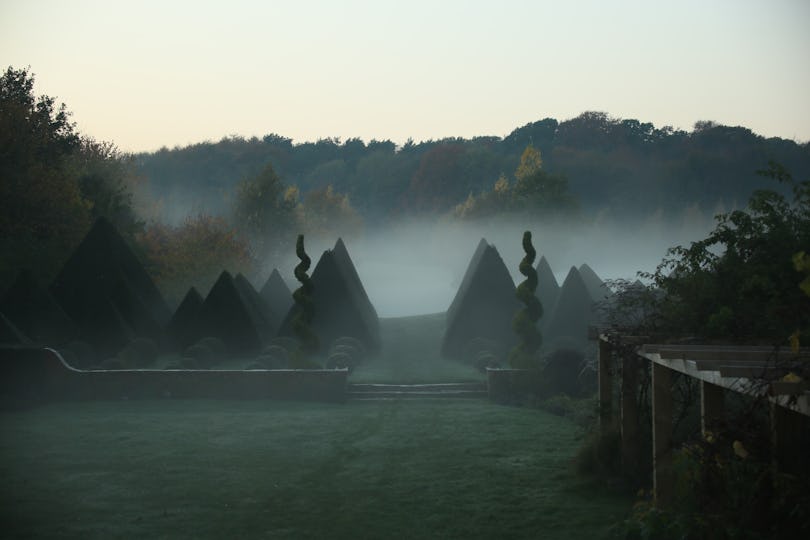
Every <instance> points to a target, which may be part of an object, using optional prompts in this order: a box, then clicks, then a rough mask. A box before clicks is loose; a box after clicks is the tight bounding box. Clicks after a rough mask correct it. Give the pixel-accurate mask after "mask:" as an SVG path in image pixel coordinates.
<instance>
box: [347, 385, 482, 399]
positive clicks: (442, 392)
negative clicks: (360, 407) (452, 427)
mask: <svg viewBox="0 0 810 540" xmlns="http://www.w3.org/2000/svg"><path fill="white" fill-rule="evenodd" d="M346 396H347V397H348V399H351V400H381V399H435V398H443V399H446V398H456V399H458V398H466V399H470V398H472V399H486V398H487V396H488V392H487V385H486V383H438V384H350V385H349V386H348V388H347V392H346Z"/></svg>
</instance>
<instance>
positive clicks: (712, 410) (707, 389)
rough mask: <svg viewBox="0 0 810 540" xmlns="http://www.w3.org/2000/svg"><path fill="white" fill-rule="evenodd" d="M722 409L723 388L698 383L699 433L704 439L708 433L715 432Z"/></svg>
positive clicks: (704, 382) (721, 417)
mask: <svg viewBox="0 0 810 540" xmlns="http://www.w3.org/2000/svg"><path fill="white" fill-rule="evenodd" d="M724 409H725V406H724V402H723V387H722V386H717V385H716V384H712V383H710V382H706V381H700V431H701V433H702V434H703V437H704V438H705V437H706V436H707V435H708V434H709V432H714V431H716V430H717V427H716V426H717V424H718V423H719V422H720V421H722V419H723V412H724Z"/></svg>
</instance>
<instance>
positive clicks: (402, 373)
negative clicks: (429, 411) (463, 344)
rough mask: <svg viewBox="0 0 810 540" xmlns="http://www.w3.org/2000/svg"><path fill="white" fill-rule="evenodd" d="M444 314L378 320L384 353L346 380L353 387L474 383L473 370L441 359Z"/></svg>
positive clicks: (479, 377)
mask: <svg viewBox="0 0 810 540" xmlns="http://www.w3.org/2000/svg"><path fill="white" fill-rule="evenodd" d="M444 329H445V314H444V313H435V314H431V315H415V316H412V317H396V318H388V319H380V339H381V341H382V343H383V350H382V351H381V353H380V354H379V355H377V356H373V357H372V358H370V359H369V362H367V363H366V364H364V365H362V366H360V367H359V368H358V369H357V370H356V371H355V372H354V373H352V374H351V376H350V377H349V382H355V383H369V382H375V383H398V384H411V383H444V382H477V381H484V380H485V379H486V377H485V376H484V375H483V374H482V373H480V372H479V371H478V370H476V369H475V368H473V367H471V366H469V365H464V364H462V363H460V362H453V361H451V360H446V359H444V358H442V357H441V354H440V352H439V351H441V346H442V337H443V336H444Z"/></svg>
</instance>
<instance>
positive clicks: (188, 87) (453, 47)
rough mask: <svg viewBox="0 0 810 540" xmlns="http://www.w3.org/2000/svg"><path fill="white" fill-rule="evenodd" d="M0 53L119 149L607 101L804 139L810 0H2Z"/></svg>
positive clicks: (443, 131) (526, 116)
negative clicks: (330, 0)
mask: <svg viewBox="0 0 810 540" xmlns="http://www.w3.org/2000/svg"><path fill="white" fill-rule="evenodd" d="M0 64H1V65H2V67H3V68H5V67H8V66H13V67H14V68H24V67H28V66H30V69H31V72H32V73H34V75H35V77H36V92H37V93H38V94H47V95H49V96H52V97H55V98H57V101H59V102H64V103H65V104H66V105H67V107H68V109H69V110H70V111H72V112H73V120H74V121H75V122H76V123H77V127H78V129H79V131H80V132H81V133H83V134H86V135H90V136H92V137H95V138H96V139H99V140H105V141H112V142H114V143H116V144H117V145H118V147H119V148H121V149H122V150H124V151H131V152H138V151H154V150H157V149H159V148H161V147H163V146H166V147H169V148H172V147H175V146H185V145H187V144H193V143H197V142H202V141H206V140H211V141H217V140H219V139H221V138H222V137H225V136H231V135H241V136H245V137H251V136H258V137H261V136H263V135H265V134H269V133H276V134H279V135H282V136H285V137H290V138H292V139H293V140H294V141H295V142H304V141H315V140H318V139H320V138H325V137H340V138H342V139H343V140H345V139H347V138H350V137H359V138H361V139H363V140H365V141H370V140H371V139H378V140H383V139H390V140H392V141H394V142H396V143H398V144H402V143H404V142H405V141H406V140H408V139H409V138H410V139H413V140H414V141H417V142H418V141H422V140H428V139H439V138H443V137H472V136H477V135H495V136H505V135H508V134H509V133H510V132H511V131H512V130H513V129H515V128H517V127H520V126H522V125H525V124H527V123H529V122H533V121H537V120H540V119H543V118H546V117H552V118H556V119H558V120H561V121H562V120H566V119H568V118H573V117H575V116H577V115H579V114H580V113H582V112H584V111H603V112H606V113H608V114H609V115H611V116H613V117H617V118H635V119H638V120H642V121H645V122H652V123H654V124H655V125H656V126H657V127H663V126H666V125H670V126H673V127H675V128H680V129H685V130H687V131H688V130H691V129H692V126H693V125H694V123H695V122H697V121H699V120H712V121H715V122H718V123H722V124H727V125H742V126H745V127H747V128H750V129H751V130H753V131H754V132H755V133H758V134H760V135H763V136H767V137H770V136H778V137H784V138H788V139H794V140H797V141H799V142H806V141H810V97H809V96H810V2H808V1H806V0H769V1H765V0H759V1H751V0H700V1H693V0H679V1H649V0H647V1H629V0H628V1H618V0H617V1H610V2H607V1H584V0H572V1H567V2H560V1H559V0H555V1H540V0H534V1H520V0H499V1H497V2H496V1H494V0H490V1H488V2H479V1H473V0H468V1H455V0H444V1H438V0H428V1H422V0H409V1H401V0H400V1H396V2H391V1H386V0H375V1H360V0H341V1H333V2H327V1H314V0H313V1H300V2H290V1H283V2H281V1H238V0H231V1H229V2H222V1H216V2H209V1H203V0H196V1H190V2H187V1H167V0H161V1H152V0H140V1H115V0H102V1H88V0H62V1H52V0H50V1H49V0H0Z"/></svg>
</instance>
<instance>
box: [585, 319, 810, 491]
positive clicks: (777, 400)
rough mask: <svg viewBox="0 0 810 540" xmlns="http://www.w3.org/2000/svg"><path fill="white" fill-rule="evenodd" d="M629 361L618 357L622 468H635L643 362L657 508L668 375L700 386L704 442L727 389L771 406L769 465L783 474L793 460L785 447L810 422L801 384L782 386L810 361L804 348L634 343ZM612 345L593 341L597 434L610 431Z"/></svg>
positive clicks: (807, 389) (664, 482) (665, 461)
mask: <svg viewBox="0 0 810 540" xmlns="http://www.w3.org/2000/svg"><path fill="white" fill-rule="evenodd" d="M621 341H622V342H623V343H625V344H627V343H628V342H629V343H633V342H635V343H636V345H635V346H634V347H633V349H634V351H635V352H634V353H633V354H626V353H625V354H624V355H622V359H621V360H622V363H623V366H622V370H621V377H622V380H621V389H622V390H621V393H620V397H619V408H618V413H619V414H618V422H619V427H620V430H621V459H622V466H623V467H626V468H630V467H631V466H633V465H634V464H636V463H638V459H639V456H640V448H641V445H640V440H639V431H638V425H639V423H638V417H639V414H638V410H637V407H638V405H637V402H636V391H637V388H638V372H639V369H638V368H639V367H640V366H641V365H642V363H643V362H645V361H646V362H650V364H651V367H652V385H651V386H652V392H651V393H652V396H651V401H652V452H653V492H654V498H655V501H656V504H662V503H663V504H665V503H666V502H667V499H668V497H669V496H670V495H671V493H672V485H673V471H672V427H673V426H672V423H673V422H672V419H673V416H672V412H673V409H672V404H673V402H672V374H673V372H676V373H682V374H684V375H687V376H689V377H692V378H694V379H696V380H698V381H700V382H699V384H700V411H701V412H700V417H701V430H702V432H703V435H704V436H705V435H707V433H708V431H710V428H711V426H712V425H714V424H715V423H716V422H717V421H719V420H721V419H722V418H723V416H724V399H723V394H724V391H726V390H729V391H733V392H738V393H741V394H745V395H748V396H752V397H763V398H767V399H768V400H769V402H770V421H771V443H772V448H773V456H774V466H775V467H777V468H781V467H782V466H784V465H787V464H789V463H792V462H793V460H795V459H796V458H797V457H798V456H796V455H795V453H796V449H795V448H793V447H792V445H791V444H790V442H791V436H790V434H791V433H792V432H795V431H796V430H797V429H801V427H800V426H801V424H802V422H801V420H802V418H801V416H800V415H804V416H810V385H808V382H807V381H791V380H790V379H788V380H783V378H784V375H786V374H787V373H789V372H790V371H792V370H793V369H796V368H798V365H799V364H800V363H801V362H802V359H804V360H803V361H804V362H807V361H808V360H807V359H808V357H810V349H802V350H800V351H798V352H794V351H791V350H789V349H784V350H775V349H774V348H773V347H746V346H713V345H656V344H647V343H643V341H642V340H641V339H639V338H630V339H622V340H621ZM615 348H616V345H615V343H614V341H612V340H611V337H610V336H608V335H606V334H600V335H599V411H600V412H599V414H600V426H601V430H602V433H603V434H604V433H605V432H607V431H608V430H609V429H610V428H611V426H613V425H614V422H615V420H614V407H613V386H614V382H615V381H614V374H615V373H616V369H615V367H616V365H617V364H616V360H617V359H616V358H614V356H615V355H614V352H615Z"/></svg>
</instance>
